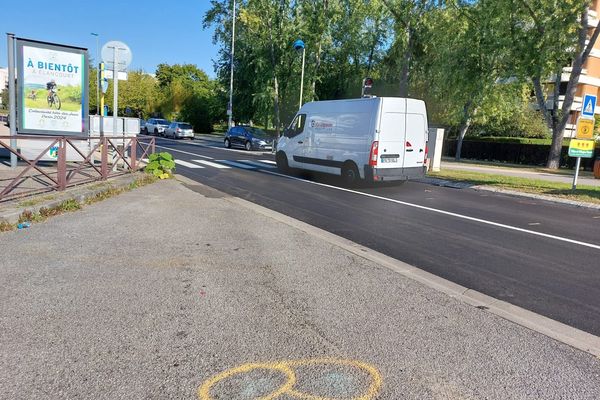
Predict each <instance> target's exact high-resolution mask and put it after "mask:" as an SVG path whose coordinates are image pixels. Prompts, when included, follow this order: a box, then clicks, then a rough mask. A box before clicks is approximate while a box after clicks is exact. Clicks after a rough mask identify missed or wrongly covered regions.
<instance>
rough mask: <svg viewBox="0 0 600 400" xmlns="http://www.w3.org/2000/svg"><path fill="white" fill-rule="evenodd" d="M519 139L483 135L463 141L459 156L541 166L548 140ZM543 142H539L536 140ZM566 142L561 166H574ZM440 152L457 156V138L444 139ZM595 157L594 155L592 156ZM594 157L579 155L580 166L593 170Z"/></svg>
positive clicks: (545, 156) (545, 158) (597, 155)
mask: <svg viewBox="0 0 600 400" xmlns="http://www.w3.org/2000/svg"><path fill="white" fill-rule="evenodd" d="M544 141H546V140H545V139H522V138H521V139H518V138H485V140H469V139H465V141H464V142H463V147H462V152H461V157H462V158H464V159H472V160H483V161H499V162H505V163H511V164H523V165H535V166H544V165H545V164H546V161H547V159H548V154H549V153H550V140H547V143H543V142H544ZM539 142H542V143H539ZM568 152H569V143H568V141H565V142H563V147H562V151H561V157H560V166H561V167H566V168H573V167H574V165H575V161H576V159H575V158H573V157H569V156H568ZM442 154H443V155H444V156H446V157H454V156H455V155H456V140H453V139H450V140H446V141H444V147H443V151H442ZM599 156H600V147H596V153H595V157H599ZM595 157H594V158H595ZM594 158H582V159H581V166H582V168H583V169H585V170H588V171H591V170H592V169H593V164H594Z"/></svg>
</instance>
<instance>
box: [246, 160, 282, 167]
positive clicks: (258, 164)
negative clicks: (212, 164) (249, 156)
mask: <svg viewBox="0 0 600 400" xmlns="http://www.w3.org/2000/svg"><path fill="white" fill-rule="evenodd" d="M238 161H239V162H243V163H246V164H250V165H254V166H255V167H258V168H275V166H274V165H270V164H265V163H263V162H258V161H252V160H238Z"/></svg>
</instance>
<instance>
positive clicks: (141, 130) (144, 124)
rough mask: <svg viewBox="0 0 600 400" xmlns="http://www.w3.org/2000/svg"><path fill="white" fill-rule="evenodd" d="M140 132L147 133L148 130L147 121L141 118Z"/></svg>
mask: <svg viewBox="0 0 600 400" xmlns="http://www.w3.org/2000/svg"><path fill="white" fill-rule="evenodd" d="M140 133H147V132H146V121H144V120H143V119H140Z"/></svg>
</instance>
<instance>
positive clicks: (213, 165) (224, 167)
mask: <svg viewBox="0 0 600 400" xmlns="http://www.w3.org/2000/svg"><path fill="white" fill-rule="evenodd" d="M192 161H193V162H197V163H200V164H204V165H208V166H209V167H214V168H219V169H228V168H231V167H229V166H227V165H223V164H217V163H214V162H212V161H206V160H192Z"/></svg>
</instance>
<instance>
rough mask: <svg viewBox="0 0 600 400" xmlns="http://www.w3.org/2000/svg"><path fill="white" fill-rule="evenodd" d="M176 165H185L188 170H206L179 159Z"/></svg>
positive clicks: (176, 160)
mask: <svg viewBox="0 0 600 400" xmlns="http://www.w3.org/2000/svg"><path fill="white" fill-rule="evenodd" d="M175 164H178V165H183V166H184V167H188V168H204V167H203V166H201V165H198V164H192V163H191V162H187V161H183V160H178V159H175Z"/></svg>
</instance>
